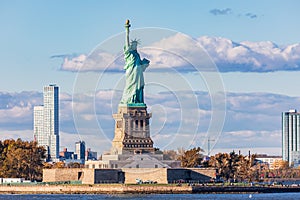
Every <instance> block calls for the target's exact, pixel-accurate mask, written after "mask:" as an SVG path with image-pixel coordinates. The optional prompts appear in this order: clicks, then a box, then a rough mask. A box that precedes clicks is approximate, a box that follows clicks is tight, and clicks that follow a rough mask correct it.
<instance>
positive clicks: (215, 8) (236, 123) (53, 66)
mask: <svg viewBox="0 0 300 200" xmlns="http://www.w3.org/2000/svg"><path fill="white" fill-rule="evenodd" d="M0 4H1V9H2V10H1V12H0V24H1V25H2V27H4V28H3V31H2V32H1V33H0V41H1V44H2V46H1V47H0V52H1V55H2V56H3V57H2V61H3V63H2V65H3V67H2V68H1V70H2V71H1V72H2V74H5V76H3V78H2V79H1V80H0V81H2V82H0V83H1V84H0V85H1V88H0V99H1V105H0V108H1V110H0V113H1V117H0V125H1V126H0V127H1V129H0V132H1V138H0V139H5V138H17V137H21V138H25V139H30V138H31V139H33V138H32V130H33V127H32V124H33V106H36V105H40V104H42V92H41V91H40V88H41V87H42V86H43V85H47V84H49V83H57V84H58V85H59V86H60V88H61V94H60V98H61V102H60V106H61V111H60V120H61V127H60V128H61V146H62V147H63V146H67V147H69V146H71V147H72V146H73V145H72V144H73V143H74V142H75V141H78V140H84V141H86V142H87V144H91V145H89V146H91V147H92V149H94V150H96V151H98V152H103V151H105V150H107V149H109V147H110V144H109V145H107V143H108V142H109V141H111V140H112V137H113V118H112V116H111V114H112V113H113V112H112V111H115V110H114V109H116V103H117V101H119V99H120V95H121V90H122V77H123V74H124V72H122V71H119V72H108V73H106V74H104V77H103V81H102V85H97V87H96V89H95V91H94V93H93V94H92V98H94V99H96V100H97V101H95V103H94V105H89V104H86V103H85V101H86V100H87V99H89V98H91V96H89V94H83V95H82V96H81V97H80V98H74V95H73V91H74V88H75V85H76V83H78V82H77V81H78V77H80V74H83V73H79V72H78V71H76V65H74V63H80V62H81V61H85V59H86V57H87V56H88V55H89V54H90V53H91V52H93V50H95V49H96V48H97V47H99V46H101V44H102V45H103V44H105V42H107V41H110V40H111V39H113V38H115V37H117V36H118V34H120V33H123V26H124V22H125V20H126V19H130V20H131V22H132V28H133V29H137V31H138V30H139V29H143V30H144V28H145V27H158V28H159V29H168V30H169V29H172V30H174V31H177V32H179V33H184V34H186V35H188V36H190V37H191V38H193V39H195V40H196V41H197V42H198V43H200V44H201V45H202V46H203V48H204V49H205V50H206V51H207V53H208V54H209V55H210V57H211V58H212V59H214V62H215V63H216V66H217V67H218V70H219V71H220V73H219V74H220V77H221V79H222V82H223V85H224V88H225V92H226V119H225V122H224V129H223V131H222V134H221V136H220V138H219V140H218V142H217V144H216V146H215V147H214V149H213V151H212V154H213V153H215V152H216V151H219V150H220V151H221V150H226V151H228V150H233V149H235V150H237V149H245V152H248V150H253V152H254V153H255V152H257V153H268V154H272V153H273V154H275V155H280V154H281V113H282V112H284V111H287V110H289V109H294V108H296V109H299V108H300V101H299V100H300V91H299V90H298V88H297V85H298V84H297V83H298V81H299V80H298V77H299V75H300V72H299V69H300V67H299V66H300V45H299V41H300V38H299V37H300V36H299V35H300V34H299V33H300V28H299V26H298V22H297V19H299V17H300V16H299V15H300V14H299V12H298V10H297V7H298V6H297V5H299V2H298V1H287V2H280V1H264V2H260V1H254V2H243V3H242V2H241V3H240V2H235V1H228V2H217V1H211V2H197V1H191V2H189V3H188V4H186V3H173V2H168V1H166V2H159V1H154V2H151V3H150V2H149V3H148V2H140V1H138V2H131V3H126V2H115V1H113V2H96V1H89V2H85V3H83V2H68V1H64V2H58V1H53V2H51V3H50V2H46V3H40V2H38V1H29V2H26V3H25V2H21V1H19V2H10V1H2V2H1V3H0ZM58 4H59V5H60V6H57V5H58ZM157 4H159V5H160V6H157ZM140 5H143V6H142V7H147V8H149V9H146V10H144V9H142V10H143V11H141V9H140ZM166 8H168V9H166ZM154 10H155V12H154ZM2 11H3V12H2ZM178 11H180V12H181V13H183V15H182V16H180V17H178ZM54 13H55V14H54ZM154 13H155V14H154ZM145 30H146V29H145ZM140 37H141V47H144V46H146V45H147V44H148V43H147V41H146V40H145V39H144V38H143V36H140ZM153 37H155V35H153ZM143 39H144V40H143ZM176 41H179V44H182V46H180V48H182V49H187V50H189V52H193V51H191V50H190V49H188V48H187V47H188V45H187V44H186V43H184V42H181V40H178V39H176V38H175V39H174V40H173V41H169V44H175V42H176ZM153 42H154V43H155V42H156V45H158V46H159V45H162V44H163V43H162V41H161V40H157V41H153ZM180 42H181V43H180ZM177 46H179V45H177ZM171 47H172V46H171ZM114 48H115V50H116V51H122V48H123V40H122V41H121V42H120V43H117V45H116V46H114ZM167 50H169V49H167ZM145 53H147V52H145ZM181 53H182V55H183V54H184V52H181ZM149 54H150V55H151V53H149ZM107 56H108V57H109V56H111V55H107ZM154 56H155V55H154ZM16 58H18V59H16ZM121 61H122V60H121ZM150 61H151V63H150V66H149V72H147V71H146V74H147V73H148V74H147V75H146V77H145V78H146V86H145V101H146V102H147V105H148V109H149V111H150V112H152V113H153V116H154V117H153V119H152V122H151V131H152V132H151V135H153V140H154V145H155V146H156V147H159V148H162V149H164V148H165V149H168V148H177V147H181V146H183V147H186V148H187V147H189V146H190V145H201V142H198V143H196V144H194V143H192V142H191V140H192V139H193V134H190V132H196V135H197V137H198V138H202V140H203V139H205V137H204V135H205V132H206V130H207V124H209V119H210V116H211V114H210V110H211V102H210V92H209V90H208V89H207V87H206V85H205V84H206V83H205V80H203V77H202V78H201V77H200V78H199V76H195V74H193V73H192V72H188V71H185V66H178V68H179V69H181V71H180V72H179V73H178V74H179V75H180V76H181V77H183V78H184V79H186V80H188V84H190V86H191V89H190V91H192V92H193V93H195V96H194V97H195V99H197V101H198V102H199V106H198V107H197V111H198V112H199V113H200V122H199V128H197V130H188V129H187V130H186V132H180V133H179V132H178V131H177V130H178V129H177V128H178V127H179V126H180V124H181V121H180V120H181V119H180V114H179V113H178V112H177V111H178V110H180V107H179V106H178V102H176V101H175V100H174V95H173V94H172V91H166V90H165V89H163V88H162V87H158V85H155V84H154V83H155V82H156V83H160V82H159V81H161V80H159V81H157V80H158V79H154V78H153V77H163V78H164V79H166V81H168V82H166V83H165V85H166V86H169V85H176V83H177V82H178V81H175V82H174V80H177V79H175V78H174V77H173V76H172V75H170V74H168V72H161V73H157V72H150V70H151V68H152V69H154V68H155V67H157V65H156V64H155V63H158V61H156V60H154V59H153V58H151V59H150ZM174 61H177V60H174ZM176 63H179V62H176ZM239 63H241V65H235V64H239ZM151 64H152V66H151ZM167 64H170V63H169V62H168V63H167ZM179 64H180V63H179ZM120 66H121V65H120ZM77 67H78V66H77ZM96 73H98V74H101V73H102V72H101V70H100V71H96ZM161 74H163V76H161ZM165 77H169V78H165ZM147 81H148V82H147ZM291 83H293V84H291ZM180 87H181V86H178V88H176V87H174V88H175V89H176V91H173V92H174V93H175V94H176V95H177V96H183V97H187V98H185V99H186V101H184V102H181V103H183V104H185V105H191V104H190V103H191V102H190V101H189V98H188V95H189V94H186V93H184V91H183V90H182V89H184V88H182V87H181V88H180ZM75 89H78V88H75ZM185 95H186V96H185ZM79 100H81V101H79ZM115 101H116V102H115ZM74 105H75V107H74ZM174 105H175V106H174ZM90 106H91V107H94V108H95V110H94V111H95V113H96V116H92V115H91V112H87V111H91V110H92V109H91V108H90ZM74 109H75V111H76V113H79V114H80V115H75V116H74ZM187 109H189V108H187ZM155 114H156V115H157V116H162V118H157V117H155ZM94 119H96V120H94ZM74 120H75V121H74ZM76 120H77V121H76ZM82 120H84V121H82ZM93 120H94V121H98V125H97V124H95V123H93V124H91V123H90V122H91V121H93ZM81 122H84V123H86V125H92V126H90V130H85V129H84V127H83V126H82V125H81V124H80V123H81ZM186 123H187V124H188V123H191V124H195V123H196V121H191V122H186ZM99 127H100V128H99ZM188 127H189V126H188ZM174 135H175V137H174ZM266 138H268V140H267V141H266ZM202 148H204V149H206V148H207V147H206V146H202ZM60 149H62V148H60Z"/></svg>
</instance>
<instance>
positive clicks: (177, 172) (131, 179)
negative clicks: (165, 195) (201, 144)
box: [43, 168, 216, 184]
mask: <svg viewBox="0 0 300 200" xmlns="http://www.w3.org/2000/svg"><path fill="white" fill-rule="evenodd" d="M215 176H216V170H215V169H203V168H189V169H168V168H122V169H86V168H85V169H78V168H72V169H70V168H64V169H44V170H43V181H44V182H56V181H77V180H81V181H82V183H83V184H96V183H125V184H132V183H136V179H140V180H142V181H147V180H151V181H156V182H157V183H161V184H167V183H174V182H176V181H178V180H184V181H197V182H205V181H209V180H210V179H211V178H215Z"/></svg>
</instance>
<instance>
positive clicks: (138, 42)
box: [130, 38, 141, 44]
mask: <svg viewBox="0 0 300 200" xmlns="http://www.w3.org/2000/svg"><path fill="white" fill-rule="evenodd" d="M130 43H137V44H141V41H140V40H139V39H136V38H135V39H134V40H131V41H130Z"/></svg>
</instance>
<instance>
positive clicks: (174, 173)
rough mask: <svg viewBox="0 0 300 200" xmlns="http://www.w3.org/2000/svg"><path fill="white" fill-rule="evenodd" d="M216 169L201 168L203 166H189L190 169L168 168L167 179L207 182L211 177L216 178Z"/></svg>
mask: <svg viewBox="0 0 300 200" xmlns="http://www.w3.org/2000/svg"><path fill="white" fill-rule="evenodd" d="M215 172H216V170H215V169H201V168H189V169H168V173H167V174H168V175H167V180H168V183H174V182H177V181H179V180H184V181H187V182H189V181H192V182H193V181H196V182H207V181H209V180H210V179H211V178H215Z"/></svg>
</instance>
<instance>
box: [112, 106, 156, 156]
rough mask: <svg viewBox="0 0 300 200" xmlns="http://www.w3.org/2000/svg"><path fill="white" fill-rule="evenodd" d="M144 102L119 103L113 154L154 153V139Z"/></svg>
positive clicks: (149, 115)
mask: <svg viewBox="0 0 300 200" xmlns="http://www.w3.org/2000/svg"><path fill="white" fill-rule="evenodd" d="M151 117H152V115H151V113H148V112H147V106H146V104H144V103H138V104H119V107H118V113H117V114H113V118H114V119H115V137H114V139H113V142H112V149H111V154H142V153H154V148H153V141H152V139H151V137H150V126H149V119H150V118H151Z"/></svg>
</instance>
